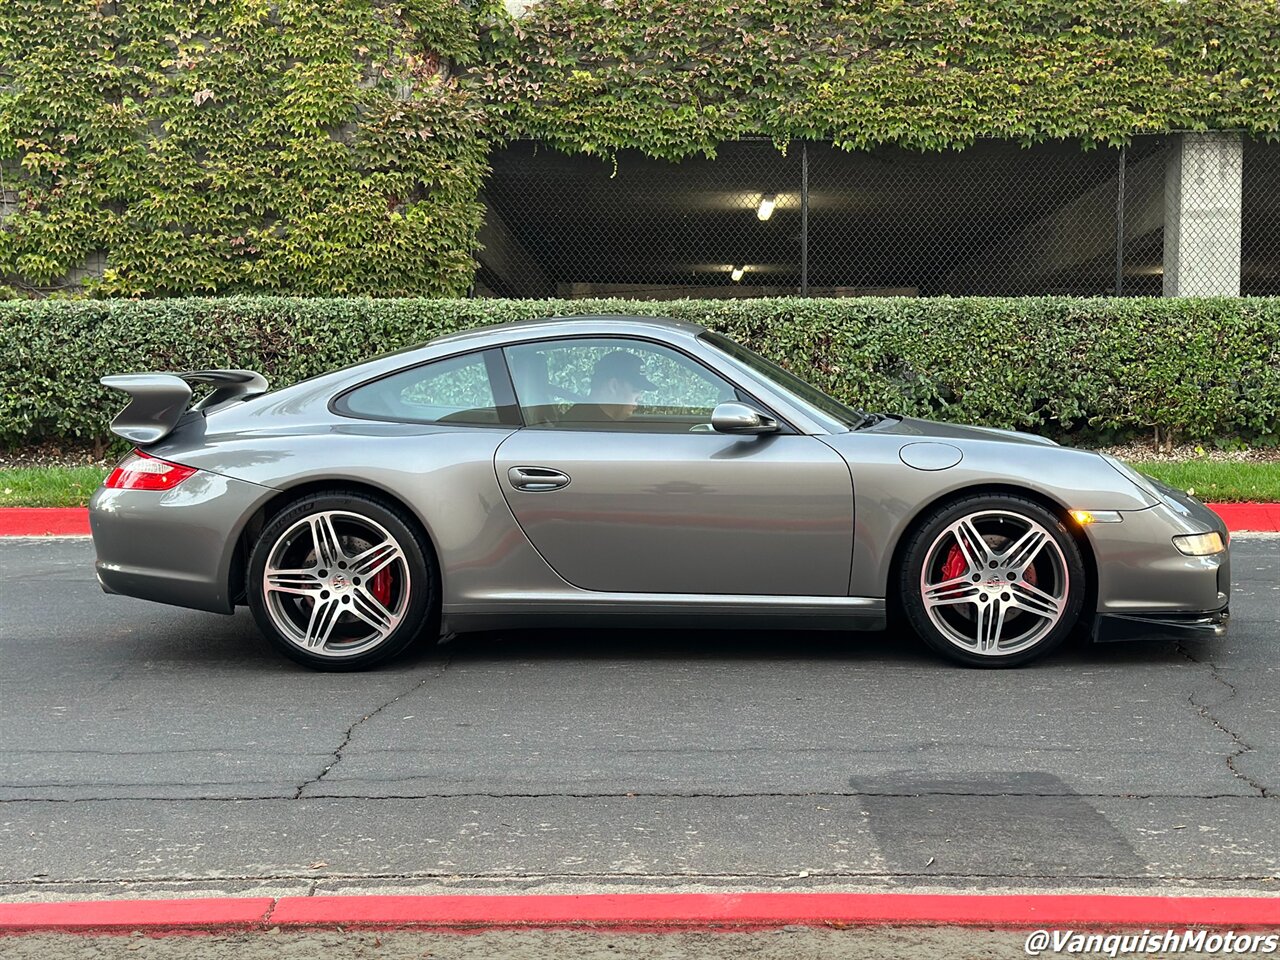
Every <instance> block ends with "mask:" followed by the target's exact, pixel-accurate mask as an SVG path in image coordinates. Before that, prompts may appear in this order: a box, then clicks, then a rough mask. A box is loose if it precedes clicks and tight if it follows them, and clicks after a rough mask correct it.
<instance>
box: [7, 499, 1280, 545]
mask: <svg viewBox="0 0 1280 960" xmlns="http://www.w3.org/2000/svg"><path fill="white" fill-rule="evenodd" d="M1209 507H1210V509H1212V510H1213V511H1214V512H1215V513H1217V514H1218V516H1220V517H1222V519H1223V520H1225V521H1226V522H1227V529H1228V530H1230V531H1231V532H1232V533H1242V532H1246V531H1247V532H1250V533H1276V532H1280V503H1211V504H1209ZM88 534H89V511H88V510H86V509H85V508H84V507H0V537H43V536H64V537H65V536H88Z"/></svg>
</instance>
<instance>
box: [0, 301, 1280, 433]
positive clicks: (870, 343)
mask: <svg viewBox="0 0 1280 960" xmlns="http://www.w3.org/2000/svg"><path fill="white" fill-rule="evenodd" d="M599 313H615V314H616V313H626V314H634V315H646V316H672V317H679V318H683V319H687V320H694V321H698V322H701V323H704V324H706V325H707V326H709V327H712V328H714V329H717V330H721V331H723V332H724V333H726V334H728V335H729V336H731V337H734V338H735V339H737V340H739V341H741V342H742V343H744V344H747V345H748V346H751V347H753V348H755V349H757V350H759V351H760V352H762V353H764V354H766V355H767V356H770V357H772V358H773V359H775V360H777V361H778V362H780V363H783V364H784V365H786V366H788V367H789V368H790V369H792V370H794V371H795V372H796V373H798V374H800V375H801V376H803V377H805V378H807V379H810V380H811V381H813V382H814V383H815V384H817V385H819V386H821V387H823V388H824V389H826V390H828V391H830V392H831V393H832V394H834V395H836V396H838V397H840V398H842V399H845V400H847V401H849V402H852V403H856V404H858V405H860V406H864V407H868V408H871V409H873V410H883V411H886V412H891V413H900V414H907V415H917V416H931V417H939V418H946V419H950V420H955V421H959V422H965V423H982V424H988V425H993V426H1003V427H1012V428H1016V429H1021V430H1029V431H1033V432H1037V433H1041V434H1044V435H1047V436H1052V437H1057V438H1063V437H1071V438H1072V439H1073V442H1080V441H1095V440H1102V441H1112V440H1119V439H1123V438H1125V437H1128V436H1131V435H1134V434H1138V433H1143V432H1149V431H1151V430H1153V429H1155V430H1157V431H1158V433H1160V434H1163V435H1164V436H1166V437H1168V436H1171V435H1176V436H1178V437H1181V438H1185V439H1193V440H1197V439H1198V440H1209V439H1214V438H1229V439H1231V440H1232V441H1233V442H1235V441H1244V442H1248V443H1251V444H1275V443H1276V442H1277V438H1278V437H1280V299H1254V298H1242V299H1237V298H1222V299H1068V298H1021V299H988V298H972V299H885V298H859V299H839V300H821V299H799V298H786V299H767V300H763V299H762V300H745V301H732V302H725V301H709V300H683V301H676V302H667V303H654V302H637V301H627V300H572V301H560V300H438V299H405V300H375V299H304V298H277V297H233V298H226V299H177V300H114V301H112V300H109V301H57V300H46V301H11V302H5V303H0V444H5V445H10V446H13V445H19V444H22V443H24V442H29V441H35V440H47V439H54V440H79V441H97V440H100V439H103V438H105V437H106V436H107V424H108V422H109V421H110V419H111V417H112V416H113V415H114V413H115V411H116V410H118V409H119V408H120V406H121V401H122V397H121V396H120V395H119V394H115V393H113V392H112V391H108V390H106V389H104V388H102V387H100V386H99V385H98V378H99V377H101V376H103V375H105V374H108V373H122V372H128V371H139V370H177V369H194V368H201V367H224V366H233V367H248V368H252V369H256V370H260V371H261V372H263V373H265V374H266V375H267V376H268V377H269V378H270V379H271V381H272V382H273V384H274V385H276V386H283V385H286V384H289V383H293V382H295V381H297V380H300V379H303V378H305V377H309V376H313V375H315V374H318V373H322V372H324V371H326V370H330V369H333V368H335V367H339V366H343V365H346V364H351V363H355V362H357V361H359V360H362V359H364V358H367V357H371V356H373V355H375V354H377V353H380V352H383V351H386V350H392V349H399V348H401V347H404V346H407V345H410V344H413V343H416V342H419V341H423V340H428V339H430V338H432V337H435V336H439V335H440V334H444V333H449V332H452V331H455V330H459V329H465V328H468V327H472V326H478V325H482V324H488V323H495V322H501V321H506V320H518V319H527V318H533V317H546V316H555V315H572V314H579V315H581V314H599Z"/></svg>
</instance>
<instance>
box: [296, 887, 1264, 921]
mask: <svg viewBox="0 0 1280 960" xmlns="http://www.w3.org/2000/svg"><path fill="white" fill-rule="evenodd" d="M271 922H272V924H276V925H279V926H281V927H284V926H318V925H322V924H329V923H337V924H342V925H352V926H376V927H384V926H432V927H472V926H478V927H503V926H530V925H535V926H552V927H557V926H558V927H566V926H601V927H608V928H611V929H616V928H627V927H645V928H654V927H657V928H709V927H722V926H729V927H779V926H785V925H788V924H801V925H808V926H813V925H824V926H825V925H832V924H837V925H849V926H868V925H879V924H885V925H946V926H1001V927H1043V926H1054V925H1059V926H1060V925H1064V924H1090V925H1099V926H1147V925H1156V926H1179V925H1195V926H1231V927H1245V926H1280V899H1271V900H1269V899H1255V898H1248V897H1229V898H1228V897H1224V898H1217V897H1186V898H1180V897H1168V898H1166V897H1106V896H1054V895H1030V896H983V895H972V896H971V895H959V894H956V895H952V894H944V895H932V894H903V893H868V894H849V893H741V894H716V893H675V894H645V893H633V894H589V895H582V896H477V897H286V898H283V899H282V900H280V902H279V903H278V904H277V905H276V909H275V910H274V911H273V912H272V914H271Z"/></svg>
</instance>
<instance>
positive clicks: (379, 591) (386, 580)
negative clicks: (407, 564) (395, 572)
mask: <svg viewBox="0 0 1280 960" xmlns="http://www.w3.org/2000/svg"><path fill="white" fill-rule="evenodd" d="M369 590H370V591H371V592H372V593H373V598H374V599H375V600H377V601H378V602H379V603H380V604H382V605H383V606H384V607H385V606H387V605H389V604H390V603H391V571H390V570H388V569H387V568H386V567H383V568H382V569H381V570H379V571H378V572H377V573H375V574H374V575H373V580H372V582H371V583H370V584H369Z"/></svg>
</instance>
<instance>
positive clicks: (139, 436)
mask: <svg viewBox="0 0 1280 960" xmlns="http://www.w3.org/2000/svg"><path fill="white" fill-rule="evenodd" d="M100 382H101V383H102V385H103V386H104V387H110V388H111V389H112V390H123V391H124V392H125V393H127V394H128V395H129V405H128V406H127V407H125V408H124V409H123V410H121V411H120V413H119V414H118V415H117V416H116V418H115V419H114V420H112V421H111V432H112V433H114V434H115V435H116V436H119V437H124V438H125V439H126V440H129V441H131V442H133V443H137V444H144V445H145V444H148V443H155V442H156V441H158V440H163V439H164V438H165V437H167V436H168V435H169V434H170V433H171V432H172V431H173V428H174V427H176V426H177V425H178V421H179V420H181V419H182V417H183V415H184V414H185V413H186V412H187V404H189V403H190V402H191V387H192V386H193V385H196V384H204V385H208V386H211V387H213V392H212V393H210V394H209V395H208V396H207V397H205V398H204V399H203V400H201V401H200V402H199V403H197V404H195V405H194V406H193V407H191V409H192V410H198V411H204V410H208V409H209V408H210V407H215V406H217V405H218V404H220V403H225V402H227V401H228V400H248V399H249V398H250V397H256V396H258V395H259V394H263V393H266V392H267V388H268V385H267V378H266V377H264V376H263V375H262V374H260V373H254V372H253V371H252V370H192V371H189V372H187V373H124V374H118V375H116V376H112V377H103V378H102V380H101V381H100Z"/></svg>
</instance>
